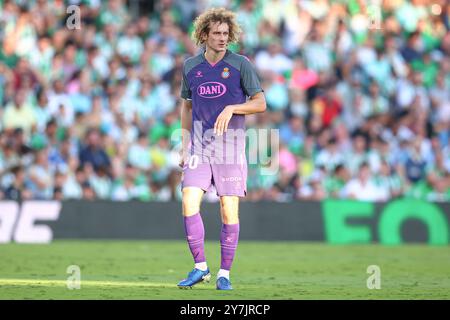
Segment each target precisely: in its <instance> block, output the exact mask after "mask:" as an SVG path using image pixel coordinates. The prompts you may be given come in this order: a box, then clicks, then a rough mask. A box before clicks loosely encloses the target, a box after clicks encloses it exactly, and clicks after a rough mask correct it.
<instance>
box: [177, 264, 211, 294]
mask: <svg viewBox="0 0 450 320" xmlns="http://www.w3.org/2000/svg"><path fill="white" fill-rule="evenodd" d="M209 280H211V273H210V272H209V269H206V271H202V270H200V269H196V268H194V270H192V271H191V272H189V274H188V276H187V278H186V279H184V280H181V281H180V282H179V283H178V288H180V289H187V288H189V289H192V286H193V285H196V284H197V283H199V282H202V281H206V282H209Z"/></svg>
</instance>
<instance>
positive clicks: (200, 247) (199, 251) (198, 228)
mask: <svg viewBox="0 0 450 320" xmlns="http://www.w3.org/2000/svg"><path fill="white" fill-rule="evenodd" d="M184 229H185V233H186V239H187V242H188V245H189V249H190V250H191V253H192V257H193V258H194V262H195V267H196V268H197V269H200V270H202V271H205V270H206V269H207V265H206V258H205V228H204V226H203V220H202V217H201V215H200V213H196V214H194V215H192V216H188V217H184Z"/></svg>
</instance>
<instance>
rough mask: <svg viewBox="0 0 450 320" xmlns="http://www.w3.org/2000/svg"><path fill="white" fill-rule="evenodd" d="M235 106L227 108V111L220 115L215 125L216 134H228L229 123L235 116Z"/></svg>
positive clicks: (224, 110)
mask: <svg viewBox="0 0 450 320" xmlns="http://www.w3.org/2000/svg"><path fill="white" fill-rule="evenodd" d="M233 111H234V109H233V106H226V107H225V109H223V110H222V112H221V113H220V114H219V116H218V117H217V119H216V122H215V123H214V134H217V135H218V136H221V135H222V134H223V133H224V132H227V128H228V123H229V122H230V120H231V117H232V116H233Z"/></svg>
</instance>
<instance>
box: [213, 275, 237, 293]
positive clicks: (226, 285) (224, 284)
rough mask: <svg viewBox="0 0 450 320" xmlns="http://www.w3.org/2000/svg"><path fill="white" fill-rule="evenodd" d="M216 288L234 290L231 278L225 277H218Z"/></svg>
mask: <svg viewBox="0 0 450 320" xmlns="http://www.w3.org/2000/svg"><path fill="white" fill-rule="evenodd" d="M216 289H217V290H233V288H232V287H231V282H230V280H229V279H227V278H225V277H220V278H219V279H217V282H216Z"/></svg>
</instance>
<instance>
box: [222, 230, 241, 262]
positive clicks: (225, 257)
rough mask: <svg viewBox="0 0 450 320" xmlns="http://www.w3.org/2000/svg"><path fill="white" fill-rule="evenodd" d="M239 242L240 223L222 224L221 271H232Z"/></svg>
mask: <svg viewBox="0 0 450 320" xmlns="http://www.w3.org/2000/svg"><path fill="white" fill-rule="evenodd" d="M238 240H239V223H236V224H222V232H221V234H220V253H221V260H220V269H224V270H230V269H231V264H232V263H233V259H234V254H235V253H236V248H237V244H238Z"/></svg>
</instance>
